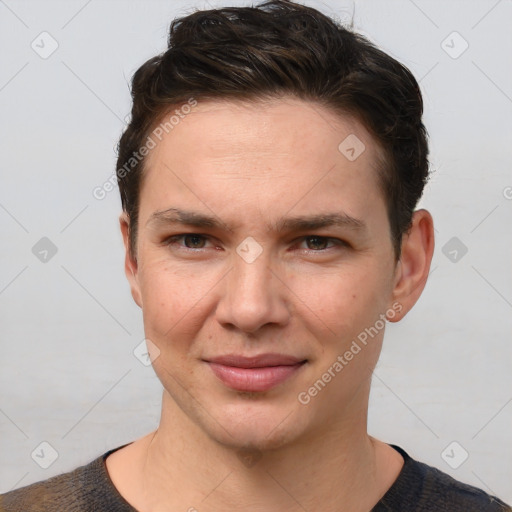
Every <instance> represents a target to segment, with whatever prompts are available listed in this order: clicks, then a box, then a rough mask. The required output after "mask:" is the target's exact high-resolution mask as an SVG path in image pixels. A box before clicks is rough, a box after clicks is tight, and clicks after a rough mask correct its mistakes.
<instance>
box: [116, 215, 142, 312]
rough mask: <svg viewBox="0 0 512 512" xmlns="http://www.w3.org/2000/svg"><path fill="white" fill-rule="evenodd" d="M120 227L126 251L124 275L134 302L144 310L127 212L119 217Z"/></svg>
mask: <svg viewBox="0 0 512 512" xmlns="http://www.w3.org/2000/svg"><path fill="white" fill-rule="evenodd" d="M119 227H120V228H121V234H122V236H123V243H124V251H125V257H124V273H125V275H126V278H127V279H128V282H129V283H130V289H131V293H132V297H133V300H134V301H135V303H136V304H137V305H138V306H139V307H140V308H142V298H141V293H140V287H139V280H138V264H137V261H136V260H134V259H133V258H132V256H131V253H130V219H129V217H128V215H127V214H126V212H122V213H121V215H120V216H119Z"/></svg>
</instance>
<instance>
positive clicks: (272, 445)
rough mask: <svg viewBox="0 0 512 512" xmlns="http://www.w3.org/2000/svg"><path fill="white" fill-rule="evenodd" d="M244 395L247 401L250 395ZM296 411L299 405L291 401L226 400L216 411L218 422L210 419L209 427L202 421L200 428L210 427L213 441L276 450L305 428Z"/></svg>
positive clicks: (291, 440)
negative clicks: (246, 401)
mask: <svg viewBox="0 0 512 512" xmlns="http://www.w3.org/2000/svg"><path fill="white" fill-rule="evenodd" d="M245 395H246V394H244V395H243V396H240V399H242V400H249V401H250V399H251V397H250V396H245ZM298 412H300V409H299V408H297V406H295V407H293V406H291V405H288V406H284V405H282V404H281V405H279V406H278V405H276V404H274V405H271V404H263V403H261V402H260V403H257V402H256V403H245V404H244V403H238V404H229V405H226V406H224V407H223V408H221V409H220V410H219V411H218V413H217V414H216V418H217V419H218V422H215V423H212V422H211V421H210V422H209V423H210V425H209V427H208V426H207V425H203V428H205V427H206V429H207V430H210V432H209V435H210V437H212V438H213V439H215V441H217V442H218V443H220V444H222V445H224V446H228V447H231V448H233V449H236V450H241V449H253V450H258V451H262V452H263V451H269V450H276V449H279V448H282V447H284V446H286V445H290V444H293V443H294V442H296V441H297V440H298V439H299V438H301V437H302V435H304V433H305V430H307V426H306V425H304V424H303V421H300V419H299V418H298V414H297V413H298ZM210 420H211V418H210ZM223 427H224V428H223Z"/></svg>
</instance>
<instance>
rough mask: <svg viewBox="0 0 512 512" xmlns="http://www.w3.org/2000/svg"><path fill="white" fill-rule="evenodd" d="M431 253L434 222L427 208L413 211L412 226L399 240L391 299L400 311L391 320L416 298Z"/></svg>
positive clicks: (402, 314)
mask: <svg viewBox="0 0 512 512" xmlns="http://www.w3.org/2000/svg"><path fill="white" fill-rule="evenodd" d="M433 254H434V222H433V220H432V216H431V215H430V213H429V212H428V211H427V210H417V211H415V212H414V213H413V218H412V225H411V228H410V229H409V231H408V232H407V233H405V234H404V236H403V239H402V251H401V255H400V261H399V262H398V263H397V267H396V271H395V282H394V288H393V294H392V297H393V300H394V301H395V302H398V303H399V304H400V305H401V310H400V311H399V312H397V314H396V315H395V316H394V317H393V318H389V320H390V321H392V322H398V321H399V320H401V319H402V318H403V317H404V316H405V315H406V314H407V313H408V312H409V311H410V310H411V309H412V307H413V306H414V304H415V303H416V301H417V300H418V299H419V297H420V295H421V293H422V292H423V289H424V288H425V284H426V282H427V278H428V274H429V271H430V263H431V261H432V256H433Z"/></svg>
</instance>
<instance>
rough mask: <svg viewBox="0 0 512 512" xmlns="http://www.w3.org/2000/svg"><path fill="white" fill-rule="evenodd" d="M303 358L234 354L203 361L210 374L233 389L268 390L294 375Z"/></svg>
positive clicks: (280, 355) (278, 355) (281, 355)
mask: <svg viewBox="0 0 512 512" xmlns="http://www.w3.org/2000/svg"><path fill="white" fill-rule="evenodd" d="M305 362H306V361H305V360H304V359H299V358H296V357H293V356H288V355H283V354H261V355H258V356H254V357H244V356H239V355H235V354H229V355H224V356H220V357H215V358H211V359H208V360H206V363H207V364H208V365H209V367H210V368H211V370H212V372H213V373H214V375H215V376H216V377H217V378H218V379H219V380H220V381H222V383H223V384H224V385H226V386H227V387H229V388H231V389H234V390H236V391H246V392H257V391H260V392H261V391H268V390H270V389H272V388H273V387H275V386H277V385H278V384H281V383H283V382H284V381H286V380H288V379H289V378H290V377H292V376H293V375H294V374H296V373H297V372H298V371H299V370H300V369H301V368H302V366H303V364H304V363H305Z"/></svg>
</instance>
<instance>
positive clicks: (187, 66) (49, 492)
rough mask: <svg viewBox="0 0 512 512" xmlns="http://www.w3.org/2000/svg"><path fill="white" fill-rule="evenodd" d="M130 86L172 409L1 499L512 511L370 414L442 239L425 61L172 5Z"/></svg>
mask: <svg viewBox="0 0 512 512" xmlns="http://www.w3.org/2000/svg"><path fill="white" fill-rule="evenodd" d="M132 91H133V109H132V119H131V122H130V124H129V126H128V127H127V129H126V131H125V133H124V134H123V136H122V138H121V140H120V144H119V159H118V165H117V175H118V179H119V185H120V191H121V198H122V205H123V213H122V214H121V216H120V227H121V232H122V235H123V240H124V243H125V248H126V256H125V270H126V275H127V278H128V280H129V282H130V286H131V292H132V296H133V298H134V300H135V302H136V303H137V304H138V305H139V306H140V307H141V308H142V311H143V317H144V328H145V334H146V338H147V344H148V350H149V353H150V357H151V359H152V363H153V367H154V369H155V372H156V374H157V376H158V378H159V379H160V381H161V382H162V385H163V388H164V392H163V400H162V415H161V420H160V425H159V427H158V429H157V430H156V431H155V432H152V433H150V434H148V435H147V436H145V437H143V438H141V439H138V440H136V441H134V442H132V443H130V444H128V445H124V446H121V447H117V448H115V449H113V450H110V451H109V452H107V453H106V454H104V455H102V456H101V457H99V458H98V459H96V460H94V461H93V462H91V463H90V464H88V465H86V466H84V467H81V468H78V469H76V470H75V471H73V472H70V473H66V474H64V475H60V476H57V477H54V478H52V479H49V480H47V481H44V482H40V483H37V484H32V485H30V486H27V487H25V488H21V489H18V490H15V491H12V492H10V493H7V494H6V495H4V496H3V497H2V498H0V509H1V510H6V511H9V512H10V511H22V510H23V511H35V510H45V511H54V510H55V511H56V510H73V511H75V510H76V511H86V510H91V511H92V510H108V511H133V510H138V511H141V512H152V511H161V510H166V511H167V510H168V511H181V510H182V511H187V510H188V511H195V510H198V511H203V510H204V511H221V510H222V511H225V510H249V511H260V510H261V511H267V512H268V511H276V512H277V511H283V510H284V511H299V510H307V511H320V510H325V511H329V512H334V511H345V512H349V511H350V512H368V511H378V512H380V511H407V512H411V511H429V512H431V511H444V510H450V511H458V510H460V511H466V512H467V511H497V510H510V508H508V507H507V505H505V504H504V503H503V502H502V501H500V500H499V499H498V498H496V497H494V496H490V495H488V494H486V493H485V492H484V491H482V490H479V489H477V488H474V487H471V486H469V485H466V484H463V483H461V482H457V481H456V480H454V479H452V478H451V477H449V476H448V475H446V474H444V473H442V472H441V471H439V470H437V469H435V468H432V467H429V466H427V465H425V464H422V463H419V462H417V461H414V460H413V459H412V458H411V457H410V456H409V455H408V454H407V453H406V452H405V451H404V450H403V449H402V448H400V447H398V446H395V445H388V444H386V443H383V442H381V441H379V440H377V439H375V438H373V437H371V436H369V435H368V433H367V429H366V423H367V409H368V397H369V391H370V383H371V375H372V371H373V369H374V367H375V365H376V363H377V360H378V357H379V354H380V350H381V346H382V340H383V335H384V330H385V322H386V321H391V322H397V321H399V320H401V319H402V318H403V317H404V316H405V315H406V314H407V312H408V311H410V310H411V308H412V307H413V306H414V304H415V303H416V301H417V300H418V298H419V296H420V295H421V293H422V290H423V288H424V286H425V283H426V280H427V276H428V273H429V268H430V262H431V259H432V254H433V250H434V235H433V221H432V217H431V215H430V214H429V213H428V212H427V211H425V210H417V211H415V210H414V209H415V207H416V205H417V203H418V200H419V199H420V197H421V194H422V191H423V187H424V185H425V183H426V181H427V178H428V159H427V156H428V147H427V140H426V131H425V128H424V126H423V124H422V120H421V116H422V110H423V106H422V99H421V94H420V92H419V88H418V85H417V83H416V81H415V79H414V78H413V76H412V75H411V74H410V72H409V71H408V70H407V69H406V68H404V67H403V66H402V65H401V64H399V63H398V62H396V61H395V60H394V59H392V58H391V57H389V56H387V55H386V54H384V53H383V52H381V51H380V50H378V49H376V48H375V47H373V46H372V45H371V44H370V43H369V42H368V41H367V40H365V39H364V38H362V37H361V36H359V35H357V34H354V33H352V32H350V31H348V30H346V29H344V28H341V27H339V26H337V25H335V24H334V23H333V22H332V21H331V20H329V19H328V18H326V17H325V16H323V15H322V14H320V13H319V12H318V11H316V10H314V9H311V8H308V7H304V6H301V5H299V4H295V3H293V2H289V1H284V0H276V1H272V2H267V3H265V4H262V5H260V6H258V7H253V8H248V7H247V8H229V9H219V10H211V11H200V12H196V13H194V14H192V15H190V16H187V17H185V18H183V19H180V20H177V21H175V22H174V23H173V24H172V26H171V33H170V38H169V49H168V50H167V51H166V52H165V53H164V54H162V55H160V56H158V57H155V58H153V59H150V60H149V61H148V62H147V63H145V64H144V65H143V66H142V67H141V68H140V69H139V70H138V71H137V72H136V74H135V76H134V79H133V87H132Z"/></svg>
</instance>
